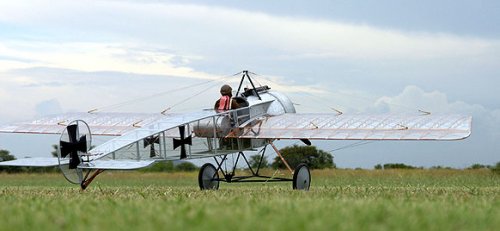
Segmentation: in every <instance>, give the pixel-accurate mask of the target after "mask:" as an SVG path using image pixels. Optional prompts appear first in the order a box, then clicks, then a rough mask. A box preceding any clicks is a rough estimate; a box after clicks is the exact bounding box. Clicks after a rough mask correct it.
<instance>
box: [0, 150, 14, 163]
mask: <svg viewBox="0 0 500 231" xmlns="http://www.w3.org/2000/svg"><path fill="white" fill-rule="evenodd" d="M15 159H16V157H15V156H13V155H11V154H10V152H9V151H7V150H3V149H2V150H0V161H8V160H15Z"/></svg>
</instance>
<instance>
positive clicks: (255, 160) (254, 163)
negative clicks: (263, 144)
mask: <svg viewBox="0 0 500 231" xmlns="http://www.w3.org/2000/svg"><path fill="white" fill-rule="evenodd" d="M260 157H261V155H253V156H250V158H249V159H248V163H249V164H250V167H252V169H254V170H255V169H257V168H258V167H259V162H260ZM268 166H269V162H268V161H267V158H266V157H265V156H264V158H262V163H261V164H260V167H261V168H265V167H268Z"/></svg>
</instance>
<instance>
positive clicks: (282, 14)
mask: <svg viewBox="0 0 500 231" xmlns="http://www.w3.org/2000/svg"><path fill="white" fill-rule="evenodd" d="M498 12H500V2H499V1H481V0H475V1H466V0H464V1H448V0H443V1H430V0H422V1H385V0H382V1H380V0H379V1H375V0H373V1H371V0H368V1H333V0H331V1H327V0H324V1H323V0H317V1H314V0H313V1H290V0H287V1H284V0H273V1H262V0H255V1H238V0H231V1H229V0H222V1H214V0H209V1H196V0H187V1H153V0H142V1H139V0H128V1H106V0H105V1H96V0H88V1H61V0H50V1H49V0H30V1H27V0H17V1H0V124H9V123H13V122H16V121H22V120H30V119H33V118H36V117H38V116H42V115H47V114H54V113H64V112H72V111H88V110H91V109H96V108H97V109H100V111H121V112H160V111H162V110H164V109H167V108H170V110H171V111H172V112H188V111H193V110H200V109H202V108H210V107H211V106H212V105H213V102H214V101H215V100H216V99H217V94H218V88H219V87H220V85H222V84H223V83H229V84H231V85H233V87H236V86H237V82H238V81H239V76H233V74H235V73H238V72H240V71H242V70H250V71H252V72H254V73H257V74H258V75H255V76H254V78H255V80H256V81H257V82H258V83H259V84H268V85H270V86H271V88H272V89H273V90H277V91H282V92H284V93H285V94H287V95H288V96H289V97H290V98H291V99H292V101H293V102H294V103H295V104H296V108H297V111H298V112H332V109H331V108H335V109H336V110H340V111H342V112H344V113H346V114H348V113H351V114H353V113H409V114H412V113H418V110H425V111H429V112H432V113H454V114H466V115H472V116H473V132H472V136H471V137H470V138H469V139H466V140H464V141H457V142H370V143H368V144H366V145H362V146H356V147H352V148H344V147H346V146H348V145H352V144H353V142H346V141H331V142H314V144H315V145H317V146H318V147H320V148H321V149H324V150H327V151H331V150H334V151H333V152H332V154H333V155H334V158H335V162H336V163H337V165H338V166H339V167H346V168H355V167H363V168H371V167H373V166H374V165H375V164H378V163H382V164H383V163H406V164H411V165H416V166H424V167H431V166H437V165H442V166H451V167H458V168H465V167H468V166H470V165H472V164H474V163H480V164H494V163H496V162H498V161H500V151H499V150H500V144H499V142H498V141H499V140H500V100H499V93H498V86H499V85H500V16H499V14H498ZM188 86H194V87H190V88H187V87H188ZM176 89H185V90H182V91H179V90H176ZM135 99H141V100H135ZM184 99H186V100H184ZM134 100H135V101H134ZM122 102H126V103H124V104H120V103H122ZM117 104H119V105H117ZM99 139H102V138H99ZM96 141H97V142H98V140H96ZM57 142H58V137H57V136H42V137H40V136H30V135H22V136H21V135H12V134H0V149H8V150H9V151H11V153H13V154H14V155H16V156H18V157H24V156H43V155H47V154H48V153H49V152H50V150H51V147H50V145H51V144H54V143H57ZM27 143H29V144H30V145H26V144H27ZM290 144H293V142H292V143H290V142H281V144H280V145H281V146H282V147H283V146H285V145H290ZM337 149H340V150H337Z"/></svg>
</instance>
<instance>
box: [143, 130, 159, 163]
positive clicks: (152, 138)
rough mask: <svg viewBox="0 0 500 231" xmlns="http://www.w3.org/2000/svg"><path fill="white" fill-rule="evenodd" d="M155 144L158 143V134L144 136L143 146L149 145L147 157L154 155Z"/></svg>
mask: <svg viewBox="0 0 500 231" xmlns="http://www.w3.org/2000/svg"><path fill="white" fill-rule="evenodd" d="M155 144H160V136H158V135H156V136H149V137H146V138H144V148H147V147H148V146H149V148H150V152H149V157H151V158H153V157H155V156H156V151H155Z"/></svg>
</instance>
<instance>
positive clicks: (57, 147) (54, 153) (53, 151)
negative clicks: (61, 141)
mask: <svg viewBox="0 0 500 231" xmlns="http://www.w3.org/2000/svg"><path fill="white" fill-rule="evenodd" d="M52 149H53V150H52V152H50V154H52V156H53V157H57V153H58V152H59V151H58V150H59V145H57V144H53V145H52Z"/></svg>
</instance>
